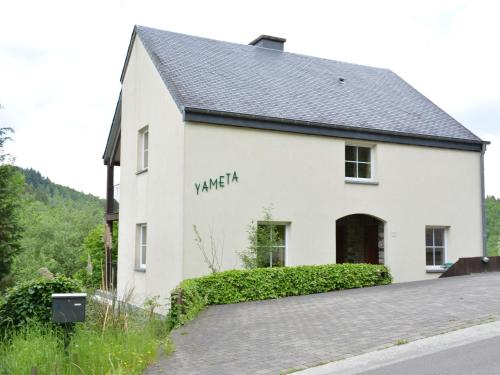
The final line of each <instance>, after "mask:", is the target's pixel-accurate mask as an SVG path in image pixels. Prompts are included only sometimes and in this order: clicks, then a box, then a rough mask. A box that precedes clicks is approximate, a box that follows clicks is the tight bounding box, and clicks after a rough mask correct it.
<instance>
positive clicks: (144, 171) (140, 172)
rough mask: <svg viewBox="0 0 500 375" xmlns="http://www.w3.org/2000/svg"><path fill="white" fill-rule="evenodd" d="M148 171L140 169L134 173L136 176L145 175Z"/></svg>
mask: <svg viewBox="0 0 500 375" xmlns="http://www.w3.org/2000/svg"><path fill="white" fill-rule="evenodd" d="M147 171H148V168H144V169H141V170H140V171H137V172H135V174H136V175H139V174H143V173H146V172H147Z"/></svg>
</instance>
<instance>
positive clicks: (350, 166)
mask: <svg viewBox="0 0 500 375" xmlns="http://www.w3.org/2000/svg"><path fill="white" fill-rule="evenodd" d="M345 176H346V177H357V176H356V163H351V162H346V163H345Z"/></svg>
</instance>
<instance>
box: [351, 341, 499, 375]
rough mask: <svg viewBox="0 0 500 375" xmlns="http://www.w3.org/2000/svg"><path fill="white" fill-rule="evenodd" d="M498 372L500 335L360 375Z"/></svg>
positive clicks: (484, 374) (487, 374)
mask: <svg viewBox="0 0 500 375" xmlns="http://www.w3.org/2000/svg"><path fill="white" fill-rule="evenodd" d="M361 374H362V375H437V374H439V375H447V374H450V375H451V374H453V375H498V374H500V336H497V337H494V338H490V339H486V340H481V341H477V342H474V343H471V344H466V345H462V346H458V347H455V348H451V349H445V350H442V351H439V352H437V353H433V354H429V355H424V356H421V357H418V358H414V359H410V360H407V361H404V362H399V363H395V364H392V365H389V366H384V367H379V368H377V369H375V370H371V371H366V372H362V373H360V375H361Z"/></svg>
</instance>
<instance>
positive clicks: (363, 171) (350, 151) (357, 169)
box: [345, 145, 373, 179]
mask: <svg viewBox="0 0 500 375" xmlns="http://www.w3.org/2000/svg"><path fill="white" fill-rule="evenodd" d="M372 159H373V158H372V148H371V147H361V146H349V145H346V146H345V176H346V178H352V179H362V178H364V179H371V178H372V175H373V166H372Z"/></svg>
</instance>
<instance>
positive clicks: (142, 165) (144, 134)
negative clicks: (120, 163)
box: [137, 126, 149, 171]
mask: <svg viewBox="0 0 500 375" xmlns="http://www.w3.org/2000/svg"><path fill="white" fill-rule="evenodd" d="M148 165H149V128H148V127H147V126H146V127H145V128H143V129H141V130H139V160H138V166H137V167H138V168H137V169H138V170H139V171H145V170H147V169H148Z"/></svg>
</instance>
